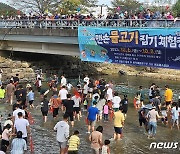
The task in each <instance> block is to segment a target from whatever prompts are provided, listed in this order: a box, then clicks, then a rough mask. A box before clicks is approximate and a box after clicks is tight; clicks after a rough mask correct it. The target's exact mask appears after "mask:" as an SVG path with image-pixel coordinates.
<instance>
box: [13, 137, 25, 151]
mask: <svg viewBox="0 0 180 154" xmlns="http://www.w3.org/2000/svg"><path fill="white" fill-rule="evenodd" d="M24 150H27V144H26V141H25V140H24V139H22V138H15V139H13V141H12V143H11V154H23V153H24Z"/></svg>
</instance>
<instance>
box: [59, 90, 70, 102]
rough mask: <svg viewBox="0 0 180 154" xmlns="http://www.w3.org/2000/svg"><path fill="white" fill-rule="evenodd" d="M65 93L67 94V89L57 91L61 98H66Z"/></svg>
mask: <svg viewBox="0 0 180 154" xmlns="http://www.w3.org/2000/svg"><path fill="white" fill-rule="evenodd" d="M67 94H68V91H67V90H66V89H64V88H63V89H61V90H60V91H59V96H60V98H61V100H65V99H67Z"/></svg>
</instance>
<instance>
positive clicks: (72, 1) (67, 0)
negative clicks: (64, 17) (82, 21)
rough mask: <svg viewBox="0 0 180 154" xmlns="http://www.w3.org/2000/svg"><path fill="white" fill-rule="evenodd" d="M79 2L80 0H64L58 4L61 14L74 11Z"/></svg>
mask: <svg viewBox="0 0 180 154" xmlns="http://www.w3.org/2000/svg"><path fill="white" fill-rule="evenodd" d="M80 4H81V2H80V0H64V1H62V2H61V4H60V5H59V9H60V12H61V13H62V14H70V13H75V12H77V9H78V8H79V7H80Z"/></svg>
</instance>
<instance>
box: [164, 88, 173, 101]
mask: <svg viewBox="0 0 180 154" xmlns="http://www.w3.org/2000/svg"><path fill="white" fill-rule="evenodd" d="M164 96H165V101H166V102H171V101H172V98H173V92H172V90H171V89H167V90H166V91H165V94H164Z"/></svg>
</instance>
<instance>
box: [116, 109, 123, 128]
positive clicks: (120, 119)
mask: <svg viewBox="0 0 180 154" xmlns="http://www.w3.org/2000/svg"><path fill="white" fill-rule="evenodd" d="M124 120H125V119H124V114H123V113H121V112H119V111H118V112H115V113H114V127H123V125H122V124H123V122H124Z"/></svg>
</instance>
